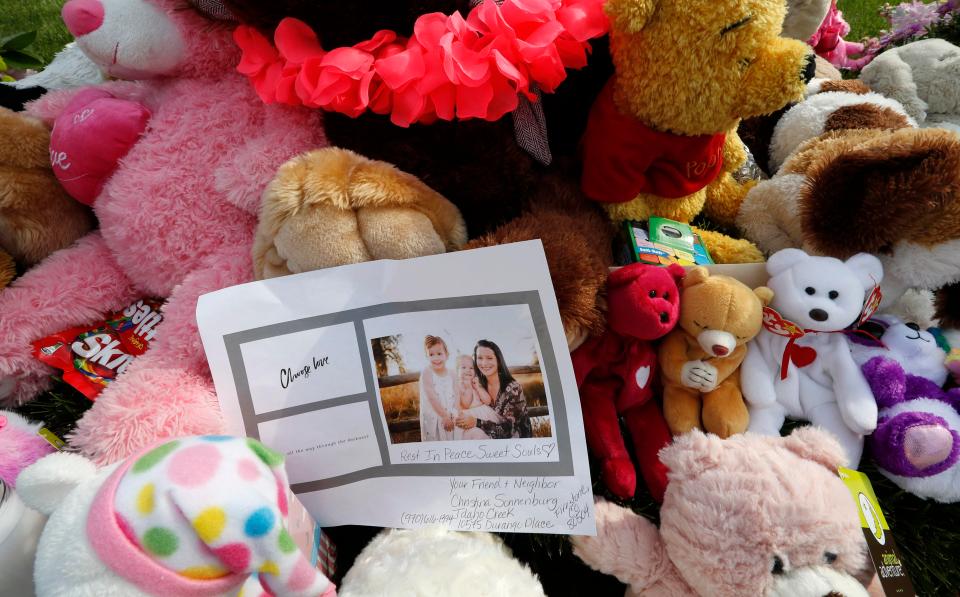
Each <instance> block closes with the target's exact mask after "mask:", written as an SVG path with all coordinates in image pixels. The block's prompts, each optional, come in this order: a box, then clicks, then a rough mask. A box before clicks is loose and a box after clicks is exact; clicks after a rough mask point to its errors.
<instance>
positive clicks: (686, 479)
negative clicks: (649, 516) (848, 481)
mask: <svg viewBox="0 0 960 597" xmlns="http://www.w3.org/2000/svg"><path fill="white" fill-rule="evenodd" d="M661 459H662V460H663V462H664V464H666V465H667V467H668V468H669V469H670V484H669V485H668V486H667V493H666V496H665V498H664V502H663V507H662V509H661V510H660V520H661V524H660V530H659V532H658V531H657V529H656V527H654V525H653V524H651V523H650V522H649V521H648V520H646V519H644V518H642V517H640V516H638V515H636V514H634V513H633V512H631V511H629V510H626V509H625V508H621V507H619V506H616V505H613V504H610V503H607V502H603V501H601V502H598V504H597V536H596V537H573V538H572V541H573V544H574V551H575V553H576V554H577V555H578V556H579V557H580V558H581V559H583V560H584V561H585V562H586V563H587V564H588V565H590V566H591V567H593V568H595V569H597V570H600V571H602V572H605V573H607V574H612V575H614V576H616V577H617V578H619V579H620V580H621V581H622V582H624V583H626V584H627V585H628V587H629V588H628V591H627V595H631V596H640V595H643V596H662V597H674V596H677V597H679V596H680V595H702V596H710V597H714V596H717V597H723V596H728V595H729V596H734V595H736V596H740V595H767V594H771V592H773V591H774V590H776V591H777V594H803V593H802V592H797V593H792V592H790V591H789V583H790V581H791V579H792V578H794V577H798V576H802V575H801V574H799V573H801V572H803V571H805V570H806V571H810V570H814V571H820V570H824V569H829V570H828V571H827V574H828V575H830V574H835V573H840V574H837V577H841V576H842V577H843V578H850V577H856V578H858V579H859V580H860V581H861V582H862V583H865V582H866V581H869V580H870V578H871V577H872V574H870V573H869V572H867V571H872V567H871V565H870V562H869V556H868V555H867V552H866V545H865V543H864V539H863V533H862V532H861V530H860V525H859V519H858V516H857V510H856V506H855V504H854V502H853V499H852V498H851V496H850V494H849V492H848V491H847V489H846V487H845V486H844V485H843V483H842V482H841V481H840V479H839V477H838V476H837V474H836V467H837V466H838V465H840V464H842V462H843V451H842V449H841V448H840V446H839V445H838V444H837V442H836V441H835V440H834V439H833V438H832V437H830V436H829V435H828V434H827V433H826V432H823V431H820V430H818V429H814V428H803V429H799V430H797V431H795V432H794V433H793V435H791V436H790V437H787V438H773V437H762V436H759V435H752V434H743V435H736V436H733V437H731V438H729V439H726V440H721V439H720V438H718V437H716V436H714V435H704V434H703V433H702V432H700V431H693V432H691V433H688V434H686V435H683V436H680V437H678V438H676V440H675V441H674V443H673V445H671V446H669V447H667V448H664V449H663V450H662V451H661ZM834 556H836V557H834ZM775 558H779V561H780V562H782V571H778V572H777V573H774V563H775V561H777V560H776V559H775ZM847 575H849V576H847ZM851 580H852V579H851ZM853 584H855V585H856V583H853ZM784 589H787V591H786V592H784ZM820 594H821V595H822V594H824V593H820ZM840 594H841V595H847V593H843V592H840ZM863 594H866V593H863Z"/></svg>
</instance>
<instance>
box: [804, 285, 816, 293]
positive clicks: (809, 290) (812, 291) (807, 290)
mask: <svg viewBox="0 0 960 597" xmlns="http://www.w3.org/2000/svg"><path fill="white" fill-rule="evenodd" d="M804 292H806V293H807V294H814V293H815V292H817V289H816V288H814V287H813V286H807V287H806V288H804Z"/></svg>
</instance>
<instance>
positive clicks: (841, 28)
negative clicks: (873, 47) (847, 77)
mask: <svg viewBox="0 0 960 597" xmlns="http://www.w3.org/2000/svg"><path fill="white" fill-rule="evenodd" d="M849 33H850V24H849V23H847V21H846V19H844V18H843V13H842V12H840V10H839V9H838V8H837V0H832V1H831V2H830V9H829V10H828V11H827V16H826V17H824V19H823V22H822V23H820V28H819V29H817V32H816V33H814V34H813V37H811V38H810V40H809V41H808V42H807V43H808V44H809V45H810V46H811V47H812V48H813V49H814V51H815V52H816V53H817V55H818V56H820V57H821V58H825V59H827V60H828V61H830V64H832V65H834V66H835V67H837V68H846V69H850V70H860V69H861V68H863V67H864V66H866V65H867V63H869V62H870V60H871V59H872V56H869V55H867V56H863V52H864V49H865V48H864V45H863V44H860V43H856V42H852V41H846V40H845V39H843V37H844V36H845V35H849ZM851 55H861V57H860V58H851Z"/></svg>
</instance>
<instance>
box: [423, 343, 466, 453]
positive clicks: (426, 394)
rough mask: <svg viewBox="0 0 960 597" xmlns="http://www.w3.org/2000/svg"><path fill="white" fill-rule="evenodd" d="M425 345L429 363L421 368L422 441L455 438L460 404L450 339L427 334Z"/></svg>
mask: <svg viewBox="0 0 960 597" xmlns="http://www.w3.org/2000/svg"><path fill="white" fill-rule="evenodd" d="M423 348H424V350H425V351H426V353H427V359H429V366H428V367H425V368H424V369H423V371H421V372H420V441H425V442H432V441H449V440H452V439H456V438H454V432H455V430H456V425H455V424H454V421H455V420H456V415H457V410H459V404H458V399H457V391H456V388H455V387H454V379H453V377H454V374H453V373H452V372H451V371H450V370H449V369H447V360H448V359H449V358H450V353H449V351H448V350H447V343H446V342H444V341H443V338H440V337H439V336H427V337H426V338H424V340H423Z"/></svg>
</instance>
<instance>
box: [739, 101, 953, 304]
mask: <svg viewBox="0 0 960 597" xmlns="http://www.w3.org/2000/svg"><path fill="white" fill-rule="evenodd" d="M817 85H818V83H814V84H813V87H814V88H812V89H811V92H812V93H813V94H812V95H810V96H809V97H808V99H807V100H806V101H804V102H802V103H800V104H797V105H796V106H794V107H793V108H791V109H790V110H789V111H788V112H787V113H786V114H785V115H784V116H783V118H781V119H780V121H779V122H778V123H777V125H776V127H775V129H774V132H773V138H772V140H771V142H770V152H769V164H770V166H771V169H772V170H773V171H775V174H774V176H773V177H772V178H771V179H770V180H768V181H764V182H762V183H760V184H759V185H757V187H755V188H754V189H752V190H751V191H750V193H749V194H748V196H747V198H746V200H745V201H744V203H743V205H742V207H741V209H740V213H739V216H738V220H737V224H738V225H739V226H740V228H741V229H742V230H743V231H744V233H745V234H746V236H747V238H748V239H749V240H751V241H753V242H754V243H756V244H757V245H758V246H759V247H760V248H761V249H762V250H763V251H765V252H767V253H773V252H775V251H778V250H780V249H783V248H787V247H799V248H802V249H804V250H805V251H807V252H809V253H814V254H820V255H828V256H832V257H837V258H841V259H845V258H847V257H850V256H851V255H853V254H855V253H861V252H866V253H872V254H875V255H877V256H878V257H879V258H880V260H881V261H882V262H883V267H884V280H883V291H884V306H889V305H892V304H894V303H895V302H896V301H897V300H898V299H899V298H900V297H901V296H902V295H903V294H904V292H905V291H906V290H907V289H908V288H921V289H929V290H936V289H939V288H943V287H945V286H948V285H951V284H956V283H958V282H960V135H957V134H956V133H954V132H951V131H947V130H941V129H918V128H916V123H915V122H914V121H913V119H912V118H910V117H909V116H908V114H907V112H906V111H905V110H904V108H903V107H902V106H901V105H900V104H899V103H897V102H896V101H894V100H891V99H889V98H885V97H883V96H880V95H878V94H874V93H869V92H868V91H867V90H866V88H865V86H863V85H862V84H860V83H857V82H851V83H849V84H848V83H846V82H844V83H842V84H840V83H837V82H833V83H829V84H824V85H823V90H822V91H820V92H817V91H818V88H817ZM837 85H841V87H843V88H845V89H847V90H845V91H832V90H830V89H836V88H837ZM857 86H860V89H857ZM949 302H950V301H948V300H946V299H942V300H941V301H940V306H941V310H940V312H939V313H938V315H939V316H940V317H941V318H942V319H944V321H946V322H949V321H950V317H949V315H950V314H949V313H948V310H949V309H950V308H952V309H954V310H957V309H960V305H954V306H951V305H950V304H949ZM953 321H955V322H960V313H957V314H954V315H953Z"/></svg>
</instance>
